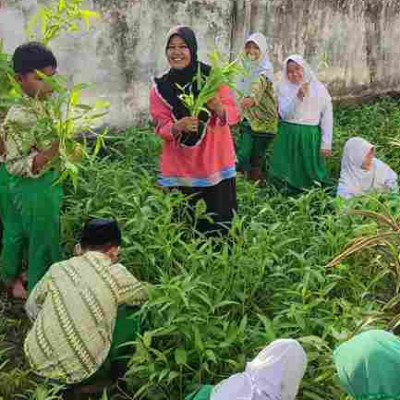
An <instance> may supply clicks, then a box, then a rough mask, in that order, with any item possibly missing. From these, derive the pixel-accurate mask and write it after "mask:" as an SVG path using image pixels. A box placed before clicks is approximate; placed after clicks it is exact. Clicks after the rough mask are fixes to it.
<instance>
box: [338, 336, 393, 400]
mask: <svg viewBox="0 0 400 400" xmlns="http://www.w3.org/2000/svg"><path fill="white" fill-rule="evenodd" d="M334 361H335V364H336V368H337V371H338V376H339V380H340V382H341V384H342V386H343V389H345V390H346V392H347V393H348V394H349V395H350V396H352V397H353V398H354V399H356V400H400V339H399V338H398V337H397V336H395V335H393V334H391V333H389V332H385V331H380V330H371V331H368V332H364V333H361V334H359V335H357V336H355V337H354V338H353V339H351V340H349V341H348V342H346V343H344V344H342V345H340V346H339V347H338V348H337V349H336V351H335V352H334Z"/></svg>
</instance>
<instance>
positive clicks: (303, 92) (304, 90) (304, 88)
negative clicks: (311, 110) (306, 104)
mask: <svg viewBox="0 0 400 400" xmlns="http://www.w3.org/2000/svg"><path fill="white" fill-rule="evenodd" d="M309 92H310V84H309V83H307V82H305V83H303V84H302V85H301V86H300V89H299V91H298V92H297V97H298V98H299V99H300V100H303V99H304V97H308V95H309Z"/></svg>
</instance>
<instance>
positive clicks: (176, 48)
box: [167, 35, 192, 69]
mask: <svg viewBox="0 0 400 400" xmlns="http://www.w3.org/2000/svg"><path fill="white" fill-rule="evenodd" d="M167 58H168V62H169V65H170V66H171V68H173V69H184V68H186V67H188V66H189V65H190V63H191V61H192V57H191V54H190V50H189V47H188V45H187V44H186V42H185V41H184V40H183V39H182V38H181V37H180V36H177V35H174V36H172V38H171V39H170V41H169V43H168V47H167Z"/></svg>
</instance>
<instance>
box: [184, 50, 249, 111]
mask: <svg viewBox="0 0 400 400" xmlns="http://www.w3.org/2000/svg"><path fill="white" fill-rule="evenodd" d="M209 59H210V65H211V72H210V75H209V76H207V77H206V76H204V75H203V74H202V73H201V69H200V66H199V68H198V70H197V74H196V77H195V79H194V81H195V83H196V85H197V88H198V90H199V94H198V96H197V97H195V96H194V94H193V93H186V90H185V88H183V87H181V86H178V87H179V88H180V90H181V91H182V94H181V95H180V96H179V98H180V99H181V101H182V102H183V104H184V105H185V107H186V108H187V109H188V111H189V112H190V115H191V116H192V117H198V116H199V114H200V112H201V111H207V110H206V105H207V103H208V102H209V101H210V100H211V99H212V98H214V97H215V95H216V94H217V92H218V90H219V89H220V87H221V86H222V85H227V86H229V87H230V88H231V89H235V87H236V77H237V76H238V75H239V74H240V73H241V72H242V66H241V64H240V62H239V60H235V61H232V62H224V60H223V59H222V57H221V55H220V53H218V52H216V51H215V52H213V53H210V54H209Z"/></svg>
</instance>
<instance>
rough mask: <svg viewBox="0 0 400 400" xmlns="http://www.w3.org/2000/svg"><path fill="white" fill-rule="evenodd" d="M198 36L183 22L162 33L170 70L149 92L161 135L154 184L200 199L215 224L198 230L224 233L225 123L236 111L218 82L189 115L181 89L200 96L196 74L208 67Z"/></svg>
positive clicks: (230, 179)
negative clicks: (199, 56) (195, 112)
mask: <svg viewBox="0 0 400 400" xmlns="http://www.w3.org/2000/svg"><path fill="white" fill-rule="evenodd" d="M197 50H198V47H197V40H196V36H195V34H194V32H193V31H192V29H190V28H188V27H186V26H178V27H175V28H173V29H172V30H171V31H170V32H169V34H168V37H167V45H166V55H167V59H168V63H169V65H170V70H169V71H168V72H167V73H166V74H165V75H163V76H162V77H161V78H156V79H155V83H154V85H153V87H152V89H151V93H150V113H151V116H152V118H153V120H154V122H155V124H156V133H157V135H159V136H160V137H161V138H162V139H163V148H162V155H161V162H160V170H161V171H160V178H159V184H160V185H161V186H163V187H166V188H169V189H173V188H174V189H178V190H180V191H181V192H183V193H184V194H186V195H190V196H191V201H192V203H194V202H196V201H198V200H200V199H203V200H204V201H205V203H206V205H207V213H209V214H210V216H211V217H212V219H213V221H214V223H210V222H208V220H202V221H200V222H199V223H198V226H197V228H198V230H199V231H200V232H203V233H206V234H215V233H224V232H225V233H226V232H227V231H228V230H229V228H230V225H231V221H232V218H233V215H234V212H235V210H236V188H235V155H234V146H233V139H232V135H231V131H230V128H229V126H230V125H233V124H236V123H238V122H239V118H240V117H239V110H238V108H237V107H236V105H235V102H234V98H233V96H232V94H231V92H230V89H229V87H228V86H226V85H220V86H219V87H218V88H217V90H216V94H215V96H214V97H213V98H211V99H210V100H209V101H207V103H206V105H205V107H202V109H201V111H200V113H199V114H198V116H196V117H194V116H192V115H191V113H190V111H189V110H188V108H187V107H186V105H185V103H184V102H183V101H182V94H186V95H192V96H193V98H194V100H196V99H197V98H198V97H199V96H201V95H202V93H201V89H200V88H199V86H200V84H199V78H200V79H201V80H203V79H204V80H206V79H207V78H208V77H209V76H210V74H211V67H210V66H208V65H206V64H203V63H201V62H199V61H198V59H197Z"/></svg>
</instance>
